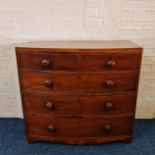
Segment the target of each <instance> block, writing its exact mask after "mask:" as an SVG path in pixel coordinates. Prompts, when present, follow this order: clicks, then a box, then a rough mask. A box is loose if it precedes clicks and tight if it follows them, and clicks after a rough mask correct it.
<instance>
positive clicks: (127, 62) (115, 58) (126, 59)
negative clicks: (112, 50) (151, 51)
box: [81, 54, 141, 71]
mask: <svg viewBox="0 0 155 155" xmlns="http://www.w3.org/2000/svg"><path fill="white" fill-rule="evenodd" d="M140 61H141V56H140V55H139V54H109V55H108V54H107V55H83V56H82V60H81V70H83V71H105V70H106V71H107V70H109V71H111V70H139V66H140Z"/></svg>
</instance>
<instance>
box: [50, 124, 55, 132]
mask: <svg viewBox="0 0 155 155" xmlns="http://www.w3.org/2000/svg"><path fill="white" fill-rule="evenodd" d="M48 131H50V132H53V131H55V126H54V125H53V124H49V126H48Z"/></svg>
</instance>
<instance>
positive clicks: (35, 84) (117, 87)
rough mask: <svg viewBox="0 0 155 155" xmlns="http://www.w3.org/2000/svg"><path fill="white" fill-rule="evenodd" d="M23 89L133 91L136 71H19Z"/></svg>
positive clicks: (38, 90)
mask: <svg viewBox="0 0 155 155" xmlns="http://www.w3.org/2000/svg"><path fill="white" fill-rule="evenodd" d="M20 76H21V85H22V88H23V90H25V91H29V92H35V93H51V92H105V93H111V92H124V91H135V90H136V86H137V74H136V73H126V72H124V73H118V72H115V73H114V72H111V73H110V72H109V73H102V74H98V73H97V74H96V73H95V74H94V73H93V74H85V73H83V74H79V73H77V74H76V73H43V72H40V73H39V72H24V71H22V72H21V75H20Z"/></svg>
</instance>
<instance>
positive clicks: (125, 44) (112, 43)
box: [16, 40, 141, 49]
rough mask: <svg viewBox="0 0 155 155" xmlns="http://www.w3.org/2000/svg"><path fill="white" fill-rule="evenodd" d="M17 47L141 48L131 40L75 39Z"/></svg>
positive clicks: (34, 42) (27, 43) (25, 44)
mask: <svg viewBox="0 0 155 155" xmlns="http://www.w3.org/2000/svg"><path fill="white" fill-rule="evenodd" d="M16 48H17V49H18V48H36V49H37V48H47V49H128V48H130V49H135V48H141V47H140V46H138V45H137V44H135V43H133V42H131V41H129V40H92V41H90V40H79V41H78V40H75V41H73V40H72V41H31V42H25V43H21V44H18V45H16Z"/></svg>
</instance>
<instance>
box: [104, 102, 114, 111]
mask: <svg viewBox="0 0 155 155" xmlns="http://www.w3.org/2000/svg"><path fill="white" fill-rule="evenodd" d="M104 109H105V110H107V111H110V110H113V109H114V105H113V104H112V103H110V102H108V103H105V104H104Z"/></svg>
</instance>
